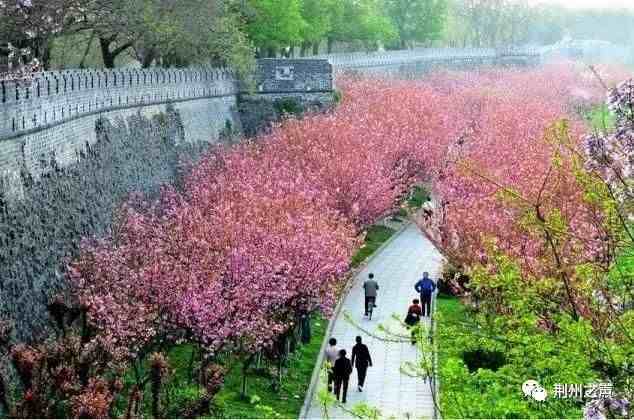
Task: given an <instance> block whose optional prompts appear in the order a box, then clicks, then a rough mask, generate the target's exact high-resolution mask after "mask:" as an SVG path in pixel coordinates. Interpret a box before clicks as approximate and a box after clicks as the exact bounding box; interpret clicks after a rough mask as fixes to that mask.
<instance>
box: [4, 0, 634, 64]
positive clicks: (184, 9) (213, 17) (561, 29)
mask: <svg viewBox="0 0 634 420" xmlns="http://www.w3.org/2000/svg"><path fill="white" fill-rule="evenodd" d="M565 36H570V37H572V38H577V39H601V40H605V41H610V42H613V43H618V44H627V43H631V42H632V41H633V40H634V11H623V10H598V11H581V10H571V9H565V8H561V7H556V6H544V5H541V6H531V5H529V4H528V3H527V2H526V1H525V0H179V1H173V0H7V1H0V66H3V65H4V66H5V67H6V66H7V65H8V64H9V63H12V64H13V65H15V66H18V65H20V64H26V63H32V62H36V63H37V64H38V65H39V66H41V67H43V68H47V69H48V68H70V67H74V68H76V67H115V66H121V65H130V64H131V63H135V64H137V65H141V66H143V67H148V66H165V67H179V66H187V65H191V64H199V63H209V62H210V61H211V62H212V64H216V65H218V64H221V65H231V66H232V67H234V68H236V69H238V70H239V71H241V72H243V73H247V72H248V71H249V69H250V68H251V67H252V66H253V58H254V57H268V56H279V55H301V56H306V55H313V54H317V53H326V52H338V51H363V50H369V51H371V50H376V49H380V48H385V49H396V48H408V47H413V46H432V45H433V46H453V47H470V46H473V47H498V46H508V45H522V44H527V43H530V44H552V43H555V42H557V41H559V40H561V39H562V38H563V37H565Z"/></svg>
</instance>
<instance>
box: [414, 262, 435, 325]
mask: <svg viewBox="0 0 634 420" xmlns="http://www.w3.org/2000/svg"><path fill="white" fill-rule="evenodd" d="M414 289H416V291H417V292H418V293H420V302H421V304H422V305H423V316H431V297H432V294H433V293H434V290H436V283H434V281H433V280H432V279H430V278H429V273H427V272H425V273H423V278H422V279H420V280H418V282H416V284H415V285H414Z"/></svg>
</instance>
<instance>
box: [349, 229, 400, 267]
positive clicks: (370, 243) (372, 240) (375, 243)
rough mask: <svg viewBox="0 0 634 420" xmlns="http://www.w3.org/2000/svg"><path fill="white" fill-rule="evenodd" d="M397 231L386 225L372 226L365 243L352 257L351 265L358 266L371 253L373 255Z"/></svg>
mask: <svg viewBox="0 0 634 420" xmlns="http://www.w3.org/2000/svg"><path fill="white" fill-rule="evenodd" d="M395 233H396V231H395V230H394V229H391V228H389V227H386V226H371V227H370V228H369V229H368V233H367V235H366V237H365V243H364V244H363V246H362V247H361V248H360V249H359V250H358V251H357V253H356V254H355V255H354V256H353V257H352V262H351V264H350V265H351V266H352V267H358V266H359V264H361V263H362V262H363V261H365V260H366V259H367V258H368V257H369V256H370V255H372V254H373V253H374V252H375V251H376V250H377V249H379V247H380V246H381V245H383V243H384V242H385V241H387V240H388V239H390V237H391V236H392V235H394V234H395Z"/></svg>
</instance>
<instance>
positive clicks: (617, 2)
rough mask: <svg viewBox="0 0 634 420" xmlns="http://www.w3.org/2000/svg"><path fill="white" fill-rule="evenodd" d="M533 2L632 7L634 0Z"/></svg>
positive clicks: (575, 5) (597, 7) (597, 6)
mask: <svg viewBox="0 0 634 420" xmlns="http://www.w3.org/2000/svg"><path fill="white" fill-rule="evenodd" d="M532 2H533V3H556V4H561V5H562V6H566V7H570V8H584V9H588V8H592V9H605V8H615V9H623V8H626V9H632V10H634V0H532Z"/></svg>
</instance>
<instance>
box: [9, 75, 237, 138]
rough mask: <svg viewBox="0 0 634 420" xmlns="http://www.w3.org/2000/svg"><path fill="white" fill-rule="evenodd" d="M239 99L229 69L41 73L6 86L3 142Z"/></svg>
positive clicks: (10, 82) (13, 81) (11, 82)
mask: <svg viewBox="0 0 634 420" xmlns="http://www.w3.org/2000/svg"><path fill="white" fill-rule="evenodd" d="M237 93H238V88H237V84H236V82H235V78H234V76H233V73H232V72H231V71H229V70H227V69H214V68H189V69H158V68H157V69H114V70H70V71H55V72H41V73H36V74H35V75H34V76H33V77H32V79H30V80H12V81H0V140H2V139H7V138H13V137H16V136H19V135H22V134H24V133H27V132H29V131H32V130H40V129H44V128H47V126H51V125H58V124H61V123H63V122H65V121H69V120H72V119H76V118H78V117H81V116H85V115H90V114H94V113H99V112H106V111H110V110H115V109H121V108H131V107H139V106H147V105H152V104H157V103H165V102H178V101H183V100H190V99H199V98H211V97H222V96H230V95H235V94H237Z"/></svg>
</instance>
